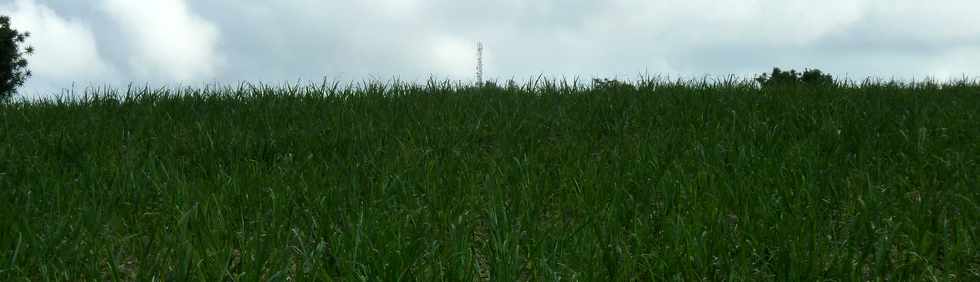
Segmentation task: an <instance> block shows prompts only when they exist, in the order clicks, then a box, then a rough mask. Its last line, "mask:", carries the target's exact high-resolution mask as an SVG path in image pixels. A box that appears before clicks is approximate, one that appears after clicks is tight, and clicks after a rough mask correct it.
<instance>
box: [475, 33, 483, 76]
mask: <svg viewBox="0 0 980 282" xmlns="http://www.w3.org/2000/svg"><path fill="white" fill-rule="evenodd" d="M476 86H483V42H477V43H476Z"/></svg>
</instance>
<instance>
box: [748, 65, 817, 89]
mask: <svg viewBox="0 0 980 282" xmlns="http://www.w3.org/2000/svg"><path fill="white" fill-rule="evenodd" d="M755 81H757V82H759V84H760V85H762V88H772V87H797V86H807V87H833V86H835V85H836V84H835V83H834V78H833V77H832V76H831V75H830V74H826V73H824V72H822V71H820V70H819V69H806V70H804V71H803V72H797V71H796V70H789V71H784V70H781V69H779V68H773V69H772V74H765V73H763V74H762V75H759V76H758V77H756V78H755Z"/></svg>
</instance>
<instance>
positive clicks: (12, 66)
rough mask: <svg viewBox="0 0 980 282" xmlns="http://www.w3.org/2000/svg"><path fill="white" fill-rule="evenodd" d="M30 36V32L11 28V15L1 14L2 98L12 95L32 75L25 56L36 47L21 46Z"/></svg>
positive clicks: (0, 81)
mask: <svg viewBox="0 0 980 282" xmlns="http://www.w3.org/2000/svg"><path fill="white" fill-rule="evenodd" d="M29 36H31V34H30V33H29V32H19V31H17V30H15V29H12V28H10V17H8V16H0V100H6V99H9V98H10V97H12V96H13V95H14V93H15V92H16V91H17V87H20V86H21V85H24V81H25V80H27V78H28V77H30V76H31V71H30V70H28V69H27V59H25V58H24V56H25V55H30V54H33V53H34V48H33V47H30V46H28V47H26V48H24V49H23V50H21V48H20V46H21V45H23V44H24V41H26V40H27V37H29Z"/></svg>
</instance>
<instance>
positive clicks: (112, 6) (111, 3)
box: [103, 0, 223, 81]
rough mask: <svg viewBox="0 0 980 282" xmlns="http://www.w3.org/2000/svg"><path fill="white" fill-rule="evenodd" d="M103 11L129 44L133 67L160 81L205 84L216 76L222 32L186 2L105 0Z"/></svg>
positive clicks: (219, 60) (220, 63)
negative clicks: (219, 41)
mask: <svg viewBox="0 0 980 282" xmlns="http://www.w3.org/2000/svg"><path fill="white" fill-rule="evenodd" d="M103 8H104V10H105V12H106V13H108V14H109V16H110V17H111V18H112V19H113V20H114V21H115V22H116V23H117V24H118V27H119V28H120V29H121V31H122V32H123V34H124V35H125V36H126V37H127V39H128V40H129V44H130V48H132V50H131V54H130V57H129V67H130V68H131V69H132V70H134V71H135V72H136V73H137V74H138V75H140V76H142V77H143V78H147V79H154V78H155V79H158V80H180V81H184V80H207V79H211V78H213V77H214V76H215V75H217V74H218V71H219V70H220V67H221V65H222V64H223V60H222V58H221V57H220V54H219V53H218V39H219V30H218V27H217V26H215V25H214V24H212V23H210V22H208V21H207V20H205V19H203V18H201V17H199V16H197V15H195V14H193V13H192V12H191V11H190V9H189V8H188V6H187V3H186V2H185V1H184V0H140V1H134V0H104V2H103Z"/></svg>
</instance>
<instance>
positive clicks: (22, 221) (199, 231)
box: [0, 80, 980, 281]
mask: <svg viewBox="0 0 980 282" xmlns="http://www.w3.org/2000/svg"><path fill="white" fill-rule="evenodd" d="M599 86H602V87H596V88H592V87H582V86H581V85H578V84H568V83H564V82H560V81H539V82H538V83H527V84H523V85H509V86H507V87H483V88H475V87H465V86H461V85H459V84H453V83H448V82H445V83H444V82H429V83H428V84H425V85H412V84H404V83H363V84H356V85H349V86H338V85H319V86H317V85H312V86H289V85H286V86H276V87H269V86H250V85H243V86H241V87H228V88H222V87H212V88H206V89H128V90H126V89H123V90H114V89H96V90H90V91H88V92H87V93H86V96H85V97H84V98H78V99H67V98H66V99H60V100H59V99H54V100H46V101H34V102H28V101H19V102H11V103H7V104H3V105H0V205H2V206H3V208H2V209H0V280H4V281H18V280H20V281H27V280H35V281H45V280H55V281H85V280H97V281H105V280H123V281H125V280H137V281H149V280H152V279H156V280H157V281H160V280H163V281H222V280H232V281H239V280H240V281H285V280H286V279H287V278H288V279H293V280H300V281H304V280H322V281H331V280H340V281H350V280H368V281H379V280H380V281H392V280H418V281H440V280H446V281H474V280H476V281H480V280H483V279H490V280H495V281H525V280H530V281H556V280H564V281H576V280H578V281H626V280H640V281H644V280H681V281H689V280H709V281H714V280H736V281H815V280H849V281H853V280H878V279H884V280H953V281H957V280H958V281H977V280H980V233H978V230H977V225H978V224H977V223H978V222H980V164H978V160H980V86H978V85H977V84H975V83H952V84H945V85H937V84H929V83H920V84H896V83H868V84H864V85H848V86H846V87H842V88H836V89H807V88H782V89H766V90H760V89H758V88H757V87H755V86H753V85H752V84H749V83H746V82H740V81H718V82H705V81H688V82H668V81H659V80H645V81H640V82H636V83H635V84H632V85H624V84H619V83H603V84H601V85H599Z"/></svg>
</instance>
